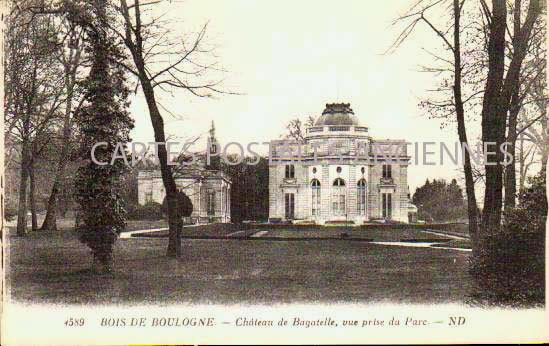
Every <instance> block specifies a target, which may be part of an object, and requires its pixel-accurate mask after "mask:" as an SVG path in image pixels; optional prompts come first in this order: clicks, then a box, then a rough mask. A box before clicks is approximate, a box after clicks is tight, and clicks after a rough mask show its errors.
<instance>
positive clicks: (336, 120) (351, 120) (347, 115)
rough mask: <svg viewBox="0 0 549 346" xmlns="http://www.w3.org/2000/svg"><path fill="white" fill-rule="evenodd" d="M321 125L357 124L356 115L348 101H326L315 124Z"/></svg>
mask: <svg viewBox="0 0 549 346" xmlns="http://www.w3.org/2000/svg"><path fill="white" fill-rule="evenodd" d="M322 125H359V123H358V117H357V116H356V115H355V113H354V112H353V110H352V109H351V104H350V103H327V104H326V108H325V109H324V111H323V112H322V115H321V116H320V117H319V118H318V119H317V120H316V122H315V126H322Z"/></svg>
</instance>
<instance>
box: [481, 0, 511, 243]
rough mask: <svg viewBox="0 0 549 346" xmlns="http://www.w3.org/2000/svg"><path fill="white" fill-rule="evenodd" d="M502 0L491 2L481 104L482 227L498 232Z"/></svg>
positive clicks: (503, 111) (503, 115)
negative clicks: (483, 155)
mask: <svg viewBox="0 0 549 346" xmlns="http://www.w3.org/2000/svg"><path fill="white" fill-rule="evenodd" d="M506 6H507V5H506V2H505V0H494V1H493V2H492V16H491V22H490V38H489V43H488V57H489V59H488V76H487V80H486V87H485V92H484V99H483V106H482V141H483V142H484V144H485V145H486V146H487V149H488V151H490V152H496V154H492V155H489V156H488V157H487V160H486V161H487V162H486V163H485V171H486V189H485V192H484V208H483V210H482V226H483V227H482V228H483V232H484V233H493V232H497V231H498V230H499V228H500V223H501V207H502V197H503V196H502V188H503V182H502V175H503V169H502V166H501V165H500V162H501V161H502V160H501V159H502V155H501V152H500V151H499V145H500V144H501V143H503V141H504V139H505V128H506V126H505V125H506V118H507V110H506V108H505V100H504V98H503V95H502V92H501V91H502V88H503V79H504V73H505V63H504V62H505V30H506V27H507V26H506V23H507V7H506Z"/></svg>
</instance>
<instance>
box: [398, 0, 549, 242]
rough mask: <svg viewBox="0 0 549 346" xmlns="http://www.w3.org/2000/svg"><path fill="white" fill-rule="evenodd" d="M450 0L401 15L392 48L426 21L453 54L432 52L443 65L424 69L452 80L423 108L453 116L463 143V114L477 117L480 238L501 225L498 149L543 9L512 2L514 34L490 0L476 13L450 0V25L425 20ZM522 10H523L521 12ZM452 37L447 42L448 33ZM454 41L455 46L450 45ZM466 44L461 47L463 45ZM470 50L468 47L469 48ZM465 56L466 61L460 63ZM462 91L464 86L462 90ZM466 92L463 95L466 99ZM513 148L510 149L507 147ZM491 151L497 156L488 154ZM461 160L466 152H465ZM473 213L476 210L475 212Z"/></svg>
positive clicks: (499, 1)
mask: <svg viewBox="0 0 549 346" xmlns="http://www.w3.org/2000/svg"><path fill="white" fill-rule="evenodd" d="M449 3H450V1H445V0H441V1H436V0H435V1H419V2H417V3H416V5H415V6H413V8H412V9H411V10H410V11H409V12H408V13H407V14H406V15H404V16H402V17H400V18H399V19H398V20H397V21H398V22H401V21H410V18H411V23H409V24H408V25H407V26H406V28H405V29H404V30H403V32H402V33H401V35H400V36H399V37H398V39H397V41H396V43H395V45H396V46H398V45H399V44H401V43H402V42H403V41H404V40H405V39H406V38H407V37H408V35H409V34H410V33H411V32H412V31H413V30H414V27H415V26H416V25H417V24H418V23H425V24H426V25H427V26H428V27H429V28H430V30H432V31H433V32H434V34H436V35H437V37H439V38H440V39H441V42H442V43H443V45H444V47H446V48H447V50H448V51H450V52H451V54H452V58H451V59H448V58H446V57H443V56H440V55H439V54H436V53H431V55H432V56H433V57H434V58H435V60H436V61H438V62H439V63H441V64H443V65H444V64H446V66H448V65H449V66H450V69H448V68H447V67H445V68H440V67H428V68H426V70H428V71H430V72H434V73H437V74H439V75H440V74H444V75H446V72H449V73H450V74H451V76H452V80H449V79H448V78H446V77H444V78H443V82H444V83H443V84H442V85H441V87H440V88H439V89H437V90H436V91H437V92H439V93H441V95H448V94H447V93H450V92H451V95H452V97H451V98H444V96H443V99H442V102H437V101H434V102H433V101H427V102H426V103H425V104H426V105H427V106H428V107H430V108H431V109H435V110H439V111H441V112H442V113H443V115H444V116H445V117H447V116H449V115H451V114H455V118H456V120H457V125H458V135H459V138H460V142H462V144H465V143H466V136H465V130H466V126H465V125H466V124H465V118H464V115H465V110H467V109H469V110H471V111H472V112H473V113H476V110H478V112H479V113H480V114H481V133H482V141H483V142H484V143H485V144H488V147H487V148H486V149H487V151H486V152H485V154H486V155H487V158H488V159H487V160H486V162H485V163H484V171H485V175H486V177H485V185H486V188H485V195H484V208H483V216H482V225H481V226H482V227H481V231H482V233H483V234H486V233H491V232H495V231H497V229H498V228H499V227H500V225H501V222H500V221H501V212H502V191H503V165H502V164H501V162H503V153H502V151H501V150H500V148H501V147H502V145H503V143H504V141H505V140H506V139H511V140H513V141H514V140H516V137H515V136H513V134H512V132H513V128H514V126H511V136H510V137H506V130H507V129H508V127H507V124H508V119H509V117H510V114H511V115H512V113H513V112H516V111H517V109H518V108H517V106H518V105H519V104H521V103H520V102H518V100H519V99H520V93H519V92H518V91H519V87H520V85H521V80H520V76H521V74H522V75H524V74H525V73H524V70H523V61H524V59H525V56H526V54H527V52H528V47H529V46H530V42H532V41H531V39H532V29H533V27H534V24H535V23H536V21H537V18H538V16H539V13H540V11H541V9H540V5H539V1H538V0H531V1H529V3H528V6H523V2H522V1H520V0H516V1H514V4H513V6H512V7H513V8H514V9H517V10H516V11H514V20H513V33H510V31H509V30H507V27H508V25H507V24H508V23H507V7H508V4H507V3H506V1H505V0H494V1H492V8H491V9H490V8H489V6H488V5H487V3H486V2H485V1H481V2H480V5H481V6H480V11H479V10H478V6H477V5H478V3H477V2H470V1H466V0H461V1H458V0H453V1H452V3H451V5H450V6H449V8H451V9H452V10H451V17H452V21H451V23H452V24H450V25H449V26H447V27H443V28H440V26H437V25H436V23H434V22H433V21H432V20H429V19H428V18H427V16H426V12H427V11H428V10H430V9H432V8H435V7H439V10H441V9H442V8H443V7H441V6H443V5H444V4H449ZM466 4H470V6H469V7H468V11H470V12H471V14H472V15H470V16H468V17H469V18H472V19H471V20H469V21H468V22H466V23H461V22H460V19H461V17H462V14H463V13H464V12H463V11H465V5H466ZM523 9H524V10H523ZM523 11H524V12H525V13H526V16H525V19H524V21H522V20H521V15H520V14H521V13H522V12H523ZM450 32H451V33H453V35H452V38H453V40H452V38H449V36H450V35H449V33H450ZM451 42H453V43H451ZM464 45H465V47H466V48H465V49H463V46H464ZM467 47H469V48H467ZM464 58H465V60H464ZM464 87H466V88H464ZM464 92H467V94H466V95H464ZM511 149H512V148H511ZM489 152H496V154H494V155H491V154H488V153H489ZM465 156H468V153H467V152H465ZM467 161H468V159H467V157H465V160H464V173H465V182H466V191H467V197H468V206H469V230H470V233H471V236H472V238H473V251H474V252H475V248H476V245H477V244H478V237H476V236H475V234H476V230H475V229H476V228H477V227H476V223H477V221H478V217H477V215H478V211H477V208H476V201H475V205H473V203H472V202H473V200H476V198H474V193H475V192H474V180H473V167H472V166H471V165H470V164H467ZM473 209H474V210H473Z"/></svg>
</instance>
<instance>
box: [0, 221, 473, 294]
mask: <svg viewBox="0 0 549 346" xmlns="http://www.w3.org/2000/svg"><path fill="white" fill-rule="evenodd" d="M227 228H229V226H227ZM230 230H232V229H230ZM225 231H227V232H228V231H229V230H225ZM10 233H13V232H10ZM166 246H167V239H165V238H137V239H134V238H132V239H121V240H119V241H118V242H117V243H116V246H115V261H116V265H115V266H116V268H115V273H114V274H113V275H104V276H99V277H98V276H96V275H93V274H90V273H89V272H88V271H87V269H88V268H89V266H90V261H91V256H90V254H89V250H88V249H87V248H86V247H85V246H84V245H82V244H81V243H79V241H78V240H77V239H76V236H75V234H74V232H70V231H65V232H37V233H33V234H29V235H28V236H27V237H25V238H18V237H14V236H9V237H8V247H9V256H8V268H9V270H7V272H6V275H7V282H8V287H9V292H10V295H11V299H14V300H17V301H33V302H47V303H72V304H82V303H146V302H149V303H153V302H154V303H157V304H158V303H166V304H168V303H173V302H186V303H266V304H271V303H274V302H280V303H281V302H287V303H288V302H363V303H371V302H408V303H440V302H464V301H465V300H466V297H467V296H468V292H469V290H470V286H471V284H470V282H471V279H470V277H469V275H468V273H467V260H468V256H469V254H468V253H464V252H460V251H454V250H446V249H437V248H407V247H397V246H384V245H378V244H371V243H367V242H352V241H338V240H326V241H269V240H255V241H239V240H234V239H226V240H225V239H221V240H219V239H217V240H202V239H201V240H196V239H183V240H182V250H183V256H182V258H180V259H178V260H173V259H172V260H170V259H167V258H166V257H165V256H164V254H165V250H166Z"/></svg>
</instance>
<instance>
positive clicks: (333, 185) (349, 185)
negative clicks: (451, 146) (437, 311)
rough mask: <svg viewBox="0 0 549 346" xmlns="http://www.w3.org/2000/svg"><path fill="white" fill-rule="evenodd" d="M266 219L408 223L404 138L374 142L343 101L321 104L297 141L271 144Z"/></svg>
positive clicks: (411, 210) (410, 212) (409, 207)
mask: <svg viewBox="0 0 549 346" xmlns="http://www.w3.org/2000/svg"><path fill="white" fill-rule="evenodd" d="M270 150H271V153H270V164H269V220H270V221H271V222H276V221H292V222H300V221H302V222H314V223H317V224H326V223H352V224H363V223H365V222H369V221H373V220H392V221H398V222H410V221H412V220H413V217H414V216H413V214H414V213H415V211H416V208H415V206H413V205H412V204H411V203H410V198H409V190H408V165H409V160H410V157H409V156H408V155H407V150H406V141H404V140H388V139H387V140H376V139H373V138H372V137H371V136H370V134H369V129H368V127H366V126H363V125H361V124H360V122H359V120H358V117H357V116H355V114H354V112H353V110H352V109H351V107H350V104H348V103H333V104H327V105H326V108H325V109H324V111H323V112H322V115H321V116H320V117H319V118H318V119H317V120H316V122H315V123H314V125H313V126H311V127H308V128H307V129H306V133H305V138H304V139H303V140H299V141H295V142H291V141H288V140H278V141H273V142H272V143H271V149H270Z"/></svg>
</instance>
